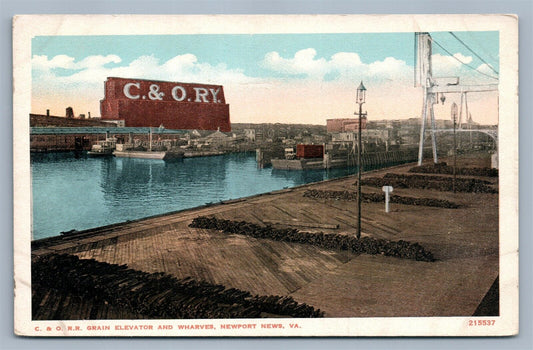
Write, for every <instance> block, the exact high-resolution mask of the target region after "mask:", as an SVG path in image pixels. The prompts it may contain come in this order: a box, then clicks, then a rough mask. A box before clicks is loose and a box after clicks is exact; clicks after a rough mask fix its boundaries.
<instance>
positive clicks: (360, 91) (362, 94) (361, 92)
mask: <svg viewBox="0 0 533 350" xmlns="http://www.w3.org/2000/svg"><path fill="white" fill-rule="evenodd" d="M365 99H366V88H365V86H364V85H363V82H362V81H361V84H359V87H358V88H357V95H356V103H357V104H359V132H358V136H357V141H358V143H359V147H358V148H357V238H358V239H359V238H361V171H362V164H361V147H362V142H361V129H362V125H361V124H362V117H363V116H366V113H364V114H363V103H365ZM354 114H357V113H354Z"/></svg>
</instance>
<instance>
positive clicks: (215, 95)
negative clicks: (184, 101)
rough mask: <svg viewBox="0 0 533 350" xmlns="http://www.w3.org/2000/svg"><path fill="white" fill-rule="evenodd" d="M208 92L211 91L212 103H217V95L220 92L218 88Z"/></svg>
mask: <svg viewBox="0 0 533 350" xmlns="http://www.w3.org/2000/svg"><path fill="white" fill-rule="evenodd" d="M209 91H211V94H213V102H214V103H218V100H217V95H218V93H219V92H220V88H218V89H216V90H215V89H209Z"/></svg>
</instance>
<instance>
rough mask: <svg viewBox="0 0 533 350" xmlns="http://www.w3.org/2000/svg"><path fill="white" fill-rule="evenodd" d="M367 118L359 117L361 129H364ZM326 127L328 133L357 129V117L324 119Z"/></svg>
mask: <svg viewBox="0 0 533 350" xmlns="http://www.w3.org/2000/svg"><path fill="white" fill-rule="evenodd" d="M366 124H367V118H366V117H362V118H361V129H366ZM326 129H327V132H328V133H333V132H349V131H358V130H359V118H336V119H326Z"/></svg>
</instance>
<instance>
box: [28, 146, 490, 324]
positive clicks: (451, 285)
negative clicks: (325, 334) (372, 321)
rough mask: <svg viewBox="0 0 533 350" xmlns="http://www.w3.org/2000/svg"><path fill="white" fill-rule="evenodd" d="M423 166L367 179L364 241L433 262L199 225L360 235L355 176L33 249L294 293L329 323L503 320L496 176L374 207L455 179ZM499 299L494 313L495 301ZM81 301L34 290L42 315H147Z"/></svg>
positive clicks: (479, 163) (262, 291)
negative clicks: (204, 221) (397, 180)
mask: <svg viewBox="0 0 533 350" xmlns="http://www.w3.org/2000/svg"><path fill="white" fill-rule="evenodd" d="M427 164H432V163H427ZM414 166H415V164H407V165H401V166H396V167H393V168H387V169H381V170H376V171H371V172H366V173H364V174H363V179H362V193H363V194H365V195H366V198H370V199H368V200H365V201H364V202H363V207H362V219H361V222H362V227H361V232H362V238H365V237H369V238H372V239H377V240H379V239H382V240H387V241H395V242H396V241H407V242H411V243H415V242H416V243H418V244H420V245H421V246H423V247H424V248H425V249H426V250H428V251H431V253H432V254H433V256H434V258H435V261H432V262H427V261H417V260H413V259H402V258H398V257H393V256H387V255H386V254H379V253H378V254H366V253H354V252H352V251H350V250H344V249H334V248H333V249H332V248H324V247H321V246H317V245H312V244H301V243H292V242H287V241H283V240H273V239H263V238H254V237H250V236H246V235H240V234H227V233H222V232H220V231H217V230H213V229H205V228H195V227H190V224H191V222H192V221H193V220H194V219H195V218H197V217H200V216H207V217H214V218H217V219H220V220H230V221H236V222H246V223H250V224H256V225H261V226H269V225H270V226H272V227H273V228H287V227H290V228H294V229H296V230H298V231H299V232H301V233H305V232H307V233H317V232H323V233H324V234H336V235H339V236H343V235H346V236H354V234H355V230H356V225H357V217H356V203H355V202H354V201H352V200H350V198H351V197H350V196H351V194H352V193H353V192H354V191H355V190H356V188H357V186H356V185H355V181H356V177H355V176H348V177H344V178H341V179H335V180H328V181H324V182H320V183H313V184H308V185H303V186H299V187H296V188H289V189H284V190H280V191H275V192H271V193H266V194H262V195H256V196H252V197H247V198H242V199H237V200H231V201H225V202H220V203H217V204H213V205H206V206H203V207H199V208H194V209H189V210H183V211H179V212H175V213H168V214H165V215H160V216H155V217H150V218H146V219H142V220H136V221H130V222H125V223H121V224H115V225H109V226H105V227H101V228H95V229H91V230H85V231H80V232H76V233H75V234H71V235H63V236H59V237H52V238H47V239H42V240H38V241H34V242H33V244H32V259H34V261H37V260H38V259H40V258H43V257H46V256H48V255H50V254H52V253H56V254H69V255H73V256H77V257H78V258H80V259H82V260H83V259H94V260H96V261H97V262H102V263H108V264H116V265H126V266H127V268H128V269H133V270H136V271H142V272H145V273H149V274H153V273H164V274H167V275H170V276H174V277H176V278H178V279H184V278H187V277H191V278H192V279H194V280H196V281H206V282H208V283H211V284H216V285H223V286H225V287H226V288H235V289H238V290H241V291H246V292H249V293H251V294H252V295H279V296H287V297H291V298H293V299H294V300H295V301H297V302H298V303H305V304H307V305H310V306H312V307H314V308H315V309H320V310H321V311H322V312H324V316H325V317H408V316H409V317H416V316H471V315H474V314H480V313H481V314H482V315H483V314H484V315H497V314H498V304H497V300H498V299H497V295H498V294H497V293H498V292H497V290H498V289H497V286H498V283H497V279H498V273H499V242H498V239H499V237H498V222H499V221H498V215H499V214H498V198H499V197H498V193H497V192H498V177H494V176H492V177H490V176H483V175H460V174H459V175H457V179H458V181H461V179H463V180H464V183H471V184H473V185H472V186H474V185H475V186H478V187H472V190H469V189H468V188H466V189H465V190H464V191H463V192H456V193H454V192H452V191H449V190H446V189H445V188H444V185H441V186H440V187H439V188H437V187H434V188H432V187H429V186H428V187H426V188H416V187H402V186H395V187H394V192H393V193H392V194H393V195H396V196H398V198H403V199H402V200H403V202H401V201H400V200H398V201H399V202H394V200H391V204H390V207H391V208H390V212H389V213H385V205H384V202H381V201H379V200H376V201H373V200H371V199H372V198H378V199H379V196H381V195H382V194H383V192H382V189H381V187H380V186H379V187H378V186H374V185H372V181H374V182H377V181H378V180H379V179H384V178H386V177H387V176H389V178H394V176H397V177H402V176H403V178H406V177H410V178H412V179H417V178H415V177H413V176H419V177H421V178H422V179H423V178H424V177H425V178H426V179H427V181H425V182H426V183H429V182H432V183H433V182H439V183H447V181H451V180H452V176H451V175H447V174H421V173H412V172H410V169H411V168H413V167H414ZM458 166H459V167H461V168H473V167H490V158H488V157H478V156H475V157H468V156H464V157H462V158H459V159H458ZM387 174H393V175H387ZM372 179H374V180H372ZM376 179H378V180H376ZM418 179H420V178H418ZM468 181H469V182H468ZM423 182H424V181H423ZM393 186H394V185H393ZM483 186H484V187H483ZM457 188H459V189H460V188H461V187H459V186H458V187H457ZM480 188H485V189H489V190H487V191H481V190H479V189H480ZM309 191H313V192H309ZM309 193H315V194H316V193H323V194H324V193H325V194H329V195H328V196H326V195H323V196H322V197H321V196H320V195H315V196H310V195H309ZM341 193H344V194H345V195H340V194H341ZM405 198H407V199H405ZM411 202H412V203H411ZM415 202H416V203H422V204H421V205H420V204H419V205H413V204H414V203H415ZM405 203H408V204H405ZM428 203H437V204H435V205H429V204H428ZM438 203H452V204H454V205H455V207H453V206H449V207H446V206H445V205H440V204H438ZM126 282H127V281H125V282H124V283H126ZM33 287H34V292H35V288H36V287H37V286H33ZM491 287H492V288H491ZM489 291H491V293H492V294H491V293H489ZM158 293H160V294H162V295H163V294H165V290H160V291H158ZM494 293H495V294H494ZM36 295H39V298H41V297H42V298H41V299H36ZM490 295H493V296H492V299H491V298H490V297H489V299H490V300H489V302H488V305H487V299H486V298H485V297H486V296H490ZM494 295H496V297H494ZM484 298H485V301H483V300H484ZM80 300H81V299H79V298H76V296H74V295H71V294H69V293H67V292H62V291H61V289H60V288H58V289H57V290H55V291H54V292H53V293H48V294H46V295H45V296H42V295H41V294H38V293H36V294H34V300H33V307H34V310H33V317H34V319H65V320H66V319H87V318H91V317H92V316H95V317H96V316H97V317H98V318H101V319H106V318H125V317H137V318H142V317H144V318H147V317H148V316H147V315H146V314H133V315H132V314H127V313H121V311H118V310H119V307H118V306H117V305H105V306H102V305H103V304H97V303H92V302H91V301H90V300H89V301H88V300H83V301H80ZM480 310H481V311H480ZM483 310H485V311H483ZM486 310H488V311H486ZM267 316H268V315H267Z"/></svg>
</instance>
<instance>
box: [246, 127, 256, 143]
mask: <svg viewBox="0 0 533 350" xmlns="http://www.w3.org/2000/svg"><path fill="white" fill-rule="evenodd" d="M255 135H256V134H255V129H244V137H245V138H246V139H247V140H248V141H252V142H255Z"/></svg>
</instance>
